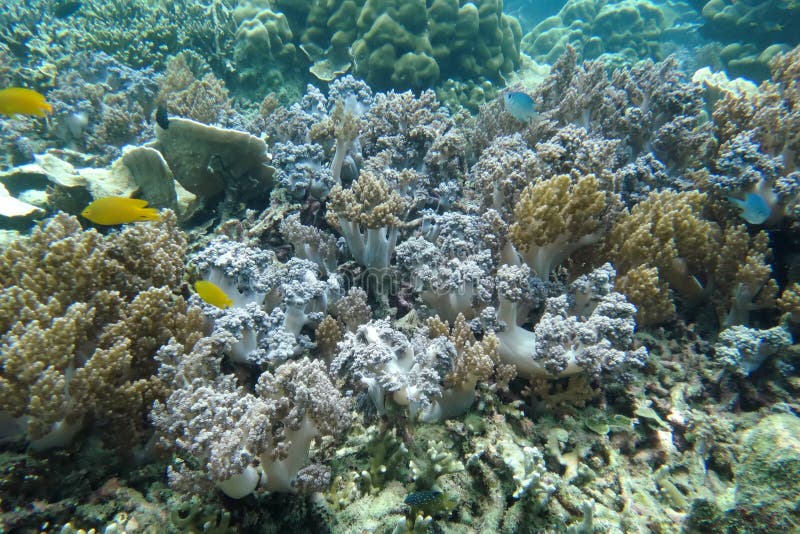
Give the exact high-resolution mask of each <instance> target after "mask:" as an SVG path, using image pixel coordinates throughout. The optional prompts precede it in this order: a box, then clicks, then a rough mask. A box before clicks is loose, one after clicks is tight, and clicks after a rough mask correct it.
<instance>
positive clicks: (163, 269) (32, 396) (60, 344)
mask: <svg viewBox="0 0 800 534" xmlns="http://www.w3.org/2000/svg"><path fill="white" fill-rule="evenodd" d="M176 224H177V223H176V219H175V215H174V214H173V213H172V212H170V211H164V212H163V213H162V216H161V220H160V221H159V222H157V223H155V224H141V225H133V226H130V227H128V228H126V229H124V230H122V231H121V232H119V233H113V234H110V235H108V236H106V237H104V236H101V235H100V234H98V233H97V232H96V231H94V230H87V231H81V228H80V224H79V223H78V221H77V220H76V219H74V218H72V217H69V216H67V215H64V214H60V215H58V216H56V217H54V218H52V219H49V220H47V221H45V223H44V224H42V225H41V226H40V227H39V228H37V229H36V230H34V232H33V234H32V235H31V237H30V238H28V239H25V240H20V241H17V242H15V243H13V244H12V245H11V246H9V247H8V248H7V249H6V250H5V251H4V252H3V255H2V256H0V271H2V273H3V277H2V280H3V281H4V283H3V286H2V290H1V291H0V309H1V310H2V312H0V318H2V319H1V320H0V332H2V335H1V336H0V348H1V349H2V350H0V353H2V366H1V367H2V375H0V389H2V391H3V396H2V405H1V406H0V412H3V413H5V414H6V415H10V416H12V417H14V418H18V419H19V420H20V422H21V423H22V424H23V426H24V428H25V432H26V437H27V438H29V439H31V440H32V445H33V446H34V447H36V448H49V447H53V446H63V445H66V444H67V443H69V442H70V441H71V440H72V439H73V437H74V435H75V433H76V432H78V431H79V430H80V429H81V427H82V425H83V424H84V423H88V422H89V420H90V419H92V418H93V419H94V420H95V422H96V423H97V424H98V425H100V427H101V428H102V427H106V428H110V429H112V430H114V431H115V432H118V433H119V432H121V433H122V434H120V435H119V436H117V437H122V436H123V435H124V436H129V437H130V438H131V439H135V437H136V433H137V432H142V431H143V430H144V428H145V424H146V417H147V413H148V411H149V407H150V404H151V403H152V402H153V400H155V399H158V398H163V397H164V396H165V395H166V393H167V391H168V385H167V384H165V383H164V382H162V381H161V380H160V379H158V378H157V377H156V376H155V372H156V363H155V361H154V360H153V356H154V354H155V353H156V351H157V350H158V348H159V347H160V346H161V345H163V344H165V343H167V341H168V340H170V339H171V338H173V339H176V340H180V341H182V342H185V343H193V342H194V340H196V339H197V338H198V337H199V336H200V335H201V329H202V317H201V315H200V313H199V312H200V310H199V309H197V308H191V307H189V306H188V305H187V304H186V302H185V301H184V300H183V298H182V297H180V296H178V295H175V294H174V293H173V291H174V289H173V288H175V287H177V286H178V284H179V282H180V278H181V276H182V273H183V256H184V251H185V248H186V241H185V238H184V237H183V235H182V234H181V233H180V232H179V231H178V230H177V228H176Z"/></svg>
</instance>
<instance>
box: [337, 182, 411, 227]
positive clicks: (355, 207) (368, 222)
mask: <svg viewBox="0 0 800 534" xmlns="http://www.w3.org/2000/svg"><path fill="white" fill-rule="evenodd" d="M328 205H329V207H330V209H331V210H332V211H333V213H334V214H335V215H336V216H338V217H339V218H340V219H344V220H346V221H350V222H354V223H357V224H360V225H364V226H366V227H367V228H381V227H386V226H399V225H400V224H401V222H402V221H401V220H400V218H399V215H400V214H402V213H403V210H404V209H405V202H404V200H403V198H402V197H401V196H400V195H399V194H398V193H397V192H395V191H392V189H391V187H389V184H388V183H387V182H386V180H384V179H383V178H381V177H380V176H377V175H375V174H372V173H367V172H363V173H361V176H359V178H358V179H357V180H356V181H355V182H353V185H352V187H351V188H350V189H342V188H341V187H334V188H333V190H332V191H331V194H330V201H329V203H328Z"/></svg>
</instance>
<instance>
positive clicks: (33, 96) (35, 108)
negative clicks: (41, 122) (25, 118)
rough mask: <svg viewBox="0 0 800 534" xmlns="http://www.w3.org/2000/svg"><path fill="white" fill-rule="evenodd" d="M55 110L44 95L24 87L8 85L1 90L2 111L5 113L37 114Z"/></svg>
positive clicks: (41, 115)
mask: <svg viewBox="0 0 800 534" xmlns="http://www.w3.org/2000/svg"><path fill="white" fill-rule="evenodd" d="M51 111H53V106H51V105H50V104H49V103H48V102H47V101H46V100H45V99H44V95H43V94H41V93H37V92H36V91H34V90H33V89H25V88H24V87H8V88H6V89H3V90H2V91H0V113H2V114H3V115H9V116H12V115H36V116H38V117H43V116H44V114H45V113H50V112H51Z"/></svg>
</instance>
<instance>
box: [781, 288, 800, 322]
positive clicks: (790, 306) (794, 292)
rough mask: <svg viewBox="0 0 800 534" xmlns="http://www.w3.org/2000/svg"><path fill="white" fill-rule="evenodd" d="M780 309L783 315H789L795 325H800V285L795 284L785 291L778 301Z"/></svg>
mask: <svg viewBox="0 0 800 534" xmlns="http://www.w3.org/2000/svg"><path fill="white" fill-rule="evenodd" d="M778 308H780V310H781V313H782V314H784V315H785V314H788V315H789V320H790V321H791V322H793V323H794V324H798V323H800V284H798V283H797V282H795V283H793V284H792V285H790V286H789V287H787V288H786V289H784V290H783V293H781V296H780V298H779V299H778Z"/></svg>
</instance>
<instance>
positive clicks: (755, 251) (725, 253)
mask: <svg viewBox="0 0 800 534" xmlns="http://www.w3.org/2000/svg"><path fill="white" fill-rule="evenodd" d="M769 254H770V249H769V237H768V235H767V233H766V232H764V231H761V232H758V233H757V234H755V235H754V236H752V237H751V236H750V235H749V234H748V233H747V229H746V228H745V226H744V225H735V226H731V227H728V228H726V229H725V232H724V234H723V235H722V243H721V249H720V250H719V254H718V256H717V257H716V267H715V269H714V295H713V300H714V304H715V306H716V308H717V315H718V316H719V321H720V324H721V325H722V327H723V328H725V327H729V326H733V325H739V324H746V323H747V322H748V319H749V317H750V312H751V311H754V310H759V309H768V308H772V307H774V306H775V297H776V296H777V294H778V284H777V282H775V280H774V279H773V278H772V268H771V267H770V265H769V264H768V263H767V259H768V256H769Z"/></svg>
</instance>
